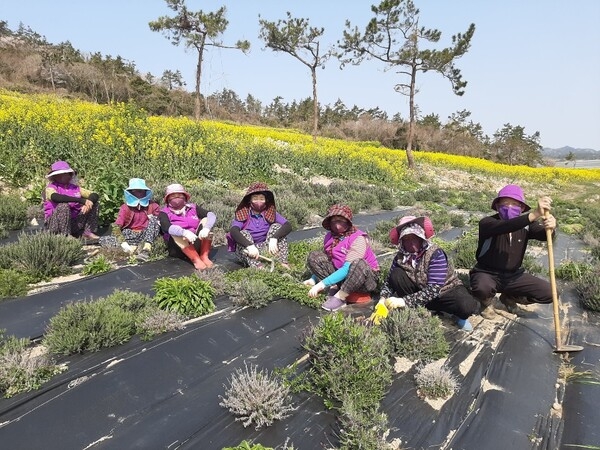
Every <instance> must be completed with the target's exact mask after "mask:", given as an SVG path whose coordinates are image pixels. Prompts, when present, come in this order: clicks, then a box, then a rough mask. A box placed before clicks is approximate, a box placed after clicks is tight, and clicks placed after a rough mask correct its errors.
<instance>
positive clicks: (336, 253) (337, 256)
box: [323, 230, 379, 270]
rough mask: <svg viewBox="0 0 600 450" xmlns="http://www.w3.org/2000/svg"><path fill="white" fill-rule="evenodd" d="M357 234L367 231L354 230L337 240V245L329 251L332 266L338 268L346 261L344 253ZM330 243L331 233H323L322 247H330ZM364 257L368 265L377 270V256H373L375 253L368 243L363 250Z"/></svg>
mask: <svg viewBox="0 0 600 450" xmlns="http://www.w3.org/2000/svg"><path fill="white" fill-rule="evenodd" d="M359 236H367V233H365V232H364V231H360V230H356V232H354V233H352V234H351V235H350V236H348V237H347V238H346V239H344V240H343V241H341V242H339V243H338V245H337V246H335V247H334V249H333V251H332V252H331V256H332V259H331V262H332V263H333V267H335V268H336V269H339V268H340V267H342V266H343V265H344V263H345V262H346V255H347V254H348V251H349V250H350V247H351V246H352V243H353V242H354V241H355V240H356V238H357V237H359ZM332 244H333V235H332V234H331V231H330V232H329V233H327V234H326V235H325V238H324V239H323V248H324V249H328V248H329V247H331V245H332ZM364 259H365V261H367V263H368V264H369V266H371V269H373V270H379V263H378V262H377V257H376V256H375V253H373V249H372V248H371V246H370V245H368V246H367V251H366V252H365V257H364Z"/></svg>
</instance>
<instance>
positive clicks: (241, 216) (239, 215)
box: [235, 181, 275, 223]
mask: <svg viewBox="0 0 600 450" xmlns="http://www.w3.org/2000/svg"><path fill="white" fill-rule="evenodd" d="M252 194H264V196H265V200H266V201H267V210H266V211H265V218H266V219H267V221H268V222H269V223H273V222H274V221H275V195H273V191H271V189H269V186H267V183H263V182H262V181H258V182H255V183H252V184H251V185H250V186H248V189H246V193H245V194H244V197H243V198H242V201H241V202H240V204H239V205H238V206H237V208H236V209H235V218H236V220H239V221H240V222H243V221H245V220H246V219H247V218H248V214H249V206H250V197H251V196H252Z"/></svg>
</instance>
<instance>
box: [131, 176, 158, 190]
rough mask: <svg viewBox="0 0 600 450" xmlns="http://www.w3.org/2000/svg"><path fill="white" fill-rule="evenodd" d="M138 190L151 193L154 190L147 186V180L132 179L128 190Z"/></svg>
mask: <svg viewBox="0 0 600 450" xmlns="http://www.w3.org/2000/svg"><path fill="white" fill-rule="evenodd" d="M136 189H139V190H141V191H151V190H152V189H150V188H149V187H148V186H146V180H144V179H143V178H130V179H129V186H127V188H126V190H127V191H134V190H136Z"/></svg>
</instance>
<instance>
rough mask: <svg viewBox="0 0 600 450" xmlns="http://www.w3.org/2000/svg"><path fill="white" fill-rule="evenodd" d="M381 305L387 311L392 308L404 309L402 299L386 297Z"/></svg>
mask: <svg viewBox="0 0 600 450" xmlns="http://www.w3.org/2000/svg"><path fill="white" fill-rule="evenodd" d="M383 304H384V305H385V307H386V308H387V309H388V310H390V309H394V308H404V307H405V306H406V302H405V301H404V299H403V298H402V297H388V298H386V299H385V300H384V301H383Z"/></svg>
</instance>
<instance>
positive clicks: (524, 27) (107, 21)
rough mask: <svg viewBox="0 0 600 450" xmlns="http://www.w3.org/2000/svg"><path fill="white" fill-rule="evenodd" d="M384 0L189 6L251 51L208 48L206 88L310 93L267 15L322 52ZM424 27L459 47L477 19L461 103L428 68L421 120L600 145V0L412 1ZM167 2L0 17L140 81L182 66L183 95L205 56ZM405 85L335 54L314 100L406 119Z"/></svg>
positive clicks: (6, 10)
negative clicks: (304, 26)
mask: <svg viewBox="0 0 600 450" xmlns="http://www.w3.org/2000/svg"><path fill="white" fill-rule="evenodd" d="M378 3H379V0H375V1H372V0H369V1H365V0H350V1H349V0H319V1H317V0H302V1H300V0H296V1H291V0H220V1H218V0H187V1H186V5H187V7H188V9H189V10H190V11H198V10H203V11H204V12H209V11H215V10H217V9H218V8H219V7H220V6H226V8H227V14H226V17H227V19H228V20H229V26H228V28H227V30H226V32H225V34H224V35H223V37H222V40H223V42H224V43H225V44H229V45H232V44H233V43H235V42H236V41H237V40H240V39H247V40H249V41H250V42H251V50H250V52H249V53H248V54H247V55H244V54H243V53H242V52H240V51H238V50H231V49H215V48H209V49H208V52H207V53H206V55H205V62H204V65H203V77H202V92H203V93H205V94H211V93H214V92H218V91H222V90H223V89H230V90H233V91H234V92H235V93H236V94H237V95H238V96H239V97H240V98H241V99H242V100H245V99H246V97H247V95H248V94H251V95H252V96H253V97H255V98H257V99H259V100H260V101H262V103H263V106H265V105H268V104H269V103H271V102H272V100H273V99H274V98H275V97H278V96H280V97H282V98H283V101H284V102H292V101H294V100H298V101H299V100H303V99H306V98H309V97H312V81H311V77H310V72H309V69H308V68H307V67H306V66H305V65H303V64H302V63H300V62H299V61H297V60H296V59H295V58H293V57H292V56H290V55H289V54H286V53H276V52H273V51H272V50H270V49H266V48H265V45H264V42H263V41H261V40H260V39H259V37H258V36H259V31H260V26H259V23H258V20H259V15H260V17H261V18H263V19H265V20H268V21H273V22H276V21H277V20H279V19H285V18H286V12H287V11H289V12H290V13H291V14H292V16H293V17H297V18H306V19H308V20H309V23H310V25H311V26H313V27H323V28H324V29H325V32H324V35H323V36H322V38H321V47H322V48H329V47H331V46H334V45H335V44H336V42H337V41H338V40H340V39H341V38H342V33H343V30H344V28H345V22H346V20H349V21H350V23H351V24H352V26H353V27H354V26H358V28H359V30H361V31H362V30H364V27H365V26H366V24H367V23H368V21H369V19H371V18H372V17H373V14H372V12H371V5H372V4H378ZM415 5H416V6H417V7H418V8H419V9H420V21H419V23H420V24H421V25H422V26H424V27H426V28H435V29H438V30H439V31H441V32H442V37H441V39H440V42H439V43H438V44H435V46H433V47H432V46H430V47H429V48H437V49H440V48H443V47H448V46H450V45H451V38H452V35H455V34H457V33H464V32H465V31H466V30H467V29H468V27H469V25H470V24H471V23H474V24H475V27H476V28H475V34H474V36H473V39H472V41H471V48H470V49H469V51H468V52H467V53H466V54H465V55H464V56H463V57H462V58H460V59H458V60H457V61H456V66H457V67H458V68H459V69H460V70H461V73H462V76H463V79H464V80H466V81H467V82H468V84H467V87H466V89H465V94H464V95H463V96H457V95H455V94H454V93H453V91H452V88H451V86H450V82H449V81H448V80H446V79H445V78H443V77H442V76H441V75H439V74H435V73H427V74H422V73H420V74H419V75H418V76H417V87H418V89H419V93H418V94H417V96H416V98H415V101H416V103H417V105H418V108H419V111H420V114H421V116H424V115H427V114H437V115H438V116H439V118H440V121H441V122H442V123H446V122H447V121H448V117H449V116H450V115H452V114H453V113H456V112H458V111H463V110H467V111H469V112H470V113H471V116H470V117H469V120H472V121H473V122H474V123H479V124H481V126H482V128H483V131H484V133H485V134H487V135H488V136H490V137H492V135H493V134H494V133H495V132H496V131H498V130H500V129H501V128H502V127H503V126H504V125H505V124H510V125H512V126H521V127H524V129H525V133H526V134H527V135H533V134H534V133H535V132H539V133H540V144H541V145H542V146H543V147H549V148H560V147H564V146H570V147H574V148H591V149H595V150H600V26H599V24H600V1H599V0H572V1H569V2H567V1H564V0H502V1H491V0H452V1H450V0H415ZM173 15H174V12H173V11H172V10H170V9H169V8H168V7H167V4H166V2H165V1H164V0H102V1H99V0H52V1H48V0H0V20H3V21H6V22H8V27H9V29H11V30H13V31H14V30H16V29H17V28H18V26H19V24H20V23H23V25H25V26H29V27H31V28H32V29H33V30H34V31H36V32H37V33H39V34H41V35H43V36H45V37H46V39H47V40H48V41H49V42H52V43H54V44H58V43H60V42H64V41H70V42H71V44H72V45H73V46H74V47H75V48H76V49H78V50H80V51H81V52H83V53H84V54H90V53H94V52H101V53H102V54H103V55H111V56H113V57H115V56H121V57H122V58H124V59H126V60H128V61H130V62H133V63H134V64H135V66H136V68H137V70H138V71H139V72H140V73H141V74H146V73H148V72H149V73H151V74H152V75H154V76H156V77H160V76H161V75H162V73H163V72H164V71H165V70H171V71H176V70H179V71H180V72H181V73H182V75H183V78H184V80H185V81H186V84H187V90H189V91H190V92H192V91H193V90H194V88H195V81H194V80H195V70H196V62H197V53H196V51H195V50H193V49H192V50H189V49H186V48H185V46H184V45H180V46H174V45H173V44H171V42H170V41H169V40H168V39H167V38H166V37H164V36H163V35H162V34H161V33H160V32H153V31H151V30H150V28H149V26H148V22H150V21H152V20H156V19H157V18H159V17H160V16H173ZM402 81H406V79H405V78H402V77H401V75H399V74H398V73H396V71H395V70H386V67H385V66H384V65H383V64H382V63H380V62H377V61H364V62H363V63H361V64H360V65H358V66H353V65H349V66H346V67H345V68H344V69H340V65H339V62H338V61H337V60H335V59H332V60H330V61H328V63H327V65H326V67H325V69H319V70H318V71H317V89H318V92H317V95H318V98H319V102H320V103H321V105H322V106H324V105H332V106H333V104H334V103H335V102H336V101H337V100H338V99H340V100H341V101H342V102H344V104H345V105H346V106H347V107H348V108H352V107H353V106H354V105H356V106H358V107H359V108H364V109H370V108H375V107H379V108H380V109H381V110H384V111H386V112H387V113H388V114H389V117H390V118H391V117H392V116H393V115H394V114H395V113H400V115H401V117H403V118H408V116H409V109H408V97H406V96H403V95H401V94H399V93H396V92H395V91H394V85H395V84H397V83H399V82H402Z"/></svg>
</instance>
